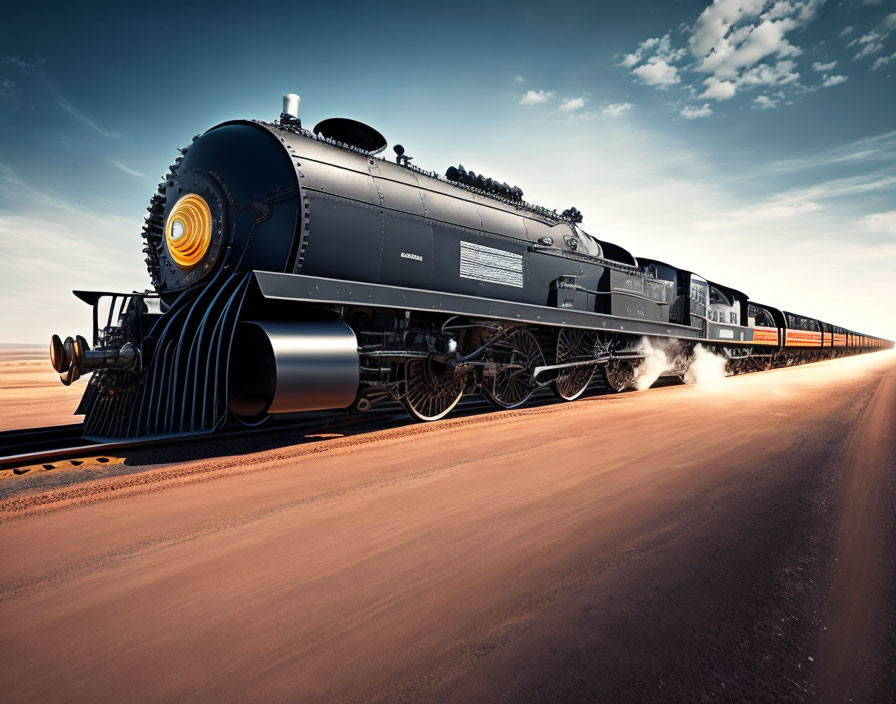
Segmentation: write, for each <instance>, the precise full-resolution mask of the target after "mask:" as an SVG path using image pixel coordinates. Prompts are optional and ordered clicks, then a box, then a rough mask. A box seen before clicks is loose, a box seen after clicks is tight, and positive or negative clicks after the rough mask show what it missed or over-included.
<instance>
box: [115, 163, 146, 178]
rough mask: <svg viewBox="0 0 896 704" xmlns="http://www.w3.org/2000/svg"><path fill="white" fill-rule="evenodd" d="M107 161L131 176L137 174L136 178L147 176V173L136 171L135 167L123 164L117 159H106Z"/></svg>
mask: <svg viewBox="0 0 896 704" xmlns="http://www.w3.org/2000/svg"><path fill="white" fill-rule="evenodd" d="M105 161H106V163H107V164H111V165H112V166H114V167H115V168H116V169H119V170H121V171H124V172H125V173H126V174H128V175H129V176H135V177H136V178H146V174H143V173H140V172H139V171H136V170H135V169H132V168H130V167H129V166H126V165H125V164H122V163H121V162H120V161H115V160H114V159H106V160H105Z"/></svg>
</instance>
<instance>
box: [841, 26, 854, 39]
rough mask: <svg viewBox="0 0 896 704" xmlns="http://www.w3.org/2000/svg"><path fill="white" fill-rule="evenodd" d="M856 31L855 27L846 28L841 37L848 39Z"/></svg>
mask: <svg viewBox="0 0 896 704" xmlns="http://www.w3.org/2000/svg"><path fill="white" fill-rule="evenodd" d="M855 31H856V28H855V27H844V28H843V31H842V32H840V36H841V37H848V36H849V35H850V34H852V33H853V32H855Z"/></svg>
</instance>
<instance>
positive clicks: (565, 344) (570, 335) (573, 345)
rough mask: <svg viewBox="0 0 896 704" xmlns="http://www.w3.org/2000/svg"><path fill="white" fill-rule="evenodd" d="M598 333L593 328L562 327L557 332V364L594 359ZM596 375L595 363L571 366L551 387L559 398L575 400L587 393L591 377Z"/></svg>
mask: <svg viewBox="0 0 896 704" xmlns="http://www.w3.org/2000/svg"><path fill="white" fill-rule="evenodd" d="M596 343H597V333H596V332H593V331H591V330H576V329H575V328H561V329H560V332H559V333H557V357H556V359H557V361H556V364H568V363H570V362H585V361H589V360H592V359H594V346H595V344H596ZM593 376H594V365H593V364H583V365H582V366H580V367H570V368H569V369H567V370H564V372H563V373H562V374H560V376H558V377H557V378H556V379H554V381H552V382H551V389H552V390H553V391H554V394H555V395H556V396H557V398H560V399H563V400H564V401H575V400H576V399H577V398H578V397H579V396H581V395H582V394H583V393H585V389H587V388H588V384H590V383H591V378H592V377H593Z"/></svg>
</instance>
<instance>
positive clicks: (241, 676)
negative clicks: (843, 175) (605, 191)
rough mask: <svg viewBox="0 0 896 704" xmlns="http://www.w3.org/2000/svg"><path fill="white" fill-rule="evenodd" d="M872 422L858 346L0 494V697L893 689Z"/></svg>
mask: <svg viewBox="0 0 896 704" xmlns="http://www.w3.org/2000/svg"><path fill="white" fill-rule="evenodd" d="M894 427H896V355H894V354H893V353H881V354H876V355H867V356H864V357H860V358H854V359H846V360H837V361H832V362H825V363H821V364H814V365H807V366H803V367H799V368H794V369H786V370H776V371H772V372H766V373H763V374H754V375H747V376H741V377H735V378H729V379H726V380H724V381H723V382H722V383H720V384H719V385H717V386H713V387H710V388H701V387H690V386H673V387H667V388H661V389H653V390H650V391H647V392H639V393H627V394H622V395H619V396H602V397H592V398H588V399H584V400H582V401H579V402H576V403H573V404H566V405H553V406H545V407H541V408H535V409H530V410H523V411H516V412H505V413H494V414H488V415H482V416H475V417H468V418H460V419H456V420H447V421H445V422H441V423H437V424H433V425H427V426H416V425H415V426H402V427H395V428H391V429H388V430H383V431H378V432H373V433H354V434H348V433H346V434H344V436H340V435H339V434H338V433H329V434H316V436H314V437H307V438H296V439H295V441H294V442H290V443H284V444H282V445H279V446H272V445H271V444H270V443H267V444H266V445H265V446H264V447H263V448H252V447H247V446H240V445H235V444H233V443H230V444H228V443H222V444H220V445H218V446H217V447H216V449H217V451H218V453H219V454H218V456H216V455H215V454H214V453H212V452H210V451H209V449H208V446H207V445H206V446H203V449H201V450H200V449H198V446H196V448H197V449H195V450H191V448H189V447H182V448H180V449H179V450H177V451H174V452H172V451H167V452H166V453H165V454H162V453H159V454H158V455H157V456H154V455H153V453H152V451H147V450H143V451H141V452H140V453H134V454H132V455H130V456H128V457H127V458H125V462H124V464H120V465H116V466H114V467H103V468H96V467H94V468H90V467H86V466H84V467H80V468H78V469H77V470H75V469H72V470H66V473H65V474H60V473H57V474H53V473H46V474H43V475H33V476H31V475H28V476H25V477H19V478H13V479H8V480H2V484H3V486H0V490H2V494H0V497H2V498H0V551H2V560H0V648H2V652H3V654H4V655H3V658H2V659H0V684H2V689H3V692H4V695H3V699H4V701H10V702H20V701H35V702H36V701H40V702H56V701H59V702H63V701H65V702H71V701H85V702H87V701H90V702H95V701H120V702H124V701H135V702H136V701H139V702H170V701H191V702H197V701H202V702H204V701H208V702H220V701H259V702H314V701H320V702H337V701H342V702H354V701H382V702H395V701H415V702H419V701H450V702H496V701H511V702H519V701H523V702H528V701H533V702H534V701H538V702H541V701H551V702H581V701H600V702H605V701H607V702H667V701H683V702H685V701H686V702H699V701H720V702H742V701H743V702H746V701H832V702H845V701H854V702H863V701H880V702H886V701H893V700H894V698H896V665H894V663H896V632H894V625H896V619H894V614H896V611H894V607H896V592H894V587H896V585H894V579H896V549H894V548H896V525H894V497H896V474H894V470H896V434H894ZM192 451H195V452H197V453H201V454H197V455H196V456H195V457H191V456H190V452H192Z"/></svg>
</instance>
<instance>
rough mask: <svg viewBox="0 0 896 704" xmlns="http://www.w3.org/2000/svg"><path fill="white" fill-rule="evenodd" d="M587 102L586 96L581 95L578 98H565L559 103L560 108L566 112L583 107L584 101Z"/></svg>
mask: <svg viewBox="0 0 896 704" xmlns="http://www.w3.org/2000/svg"><path fill="white" fill-rule="evenodd" d="M587 102H588V98H586V97H585V96H584V95H581V96H579V97H578V98H566V99H565V100H564V101H563V102H561V103H560V109H561V110H566V111H567V112H573V111H575V110H581V109H582V108H583V107H585V103H587Z"/></svg>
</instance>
